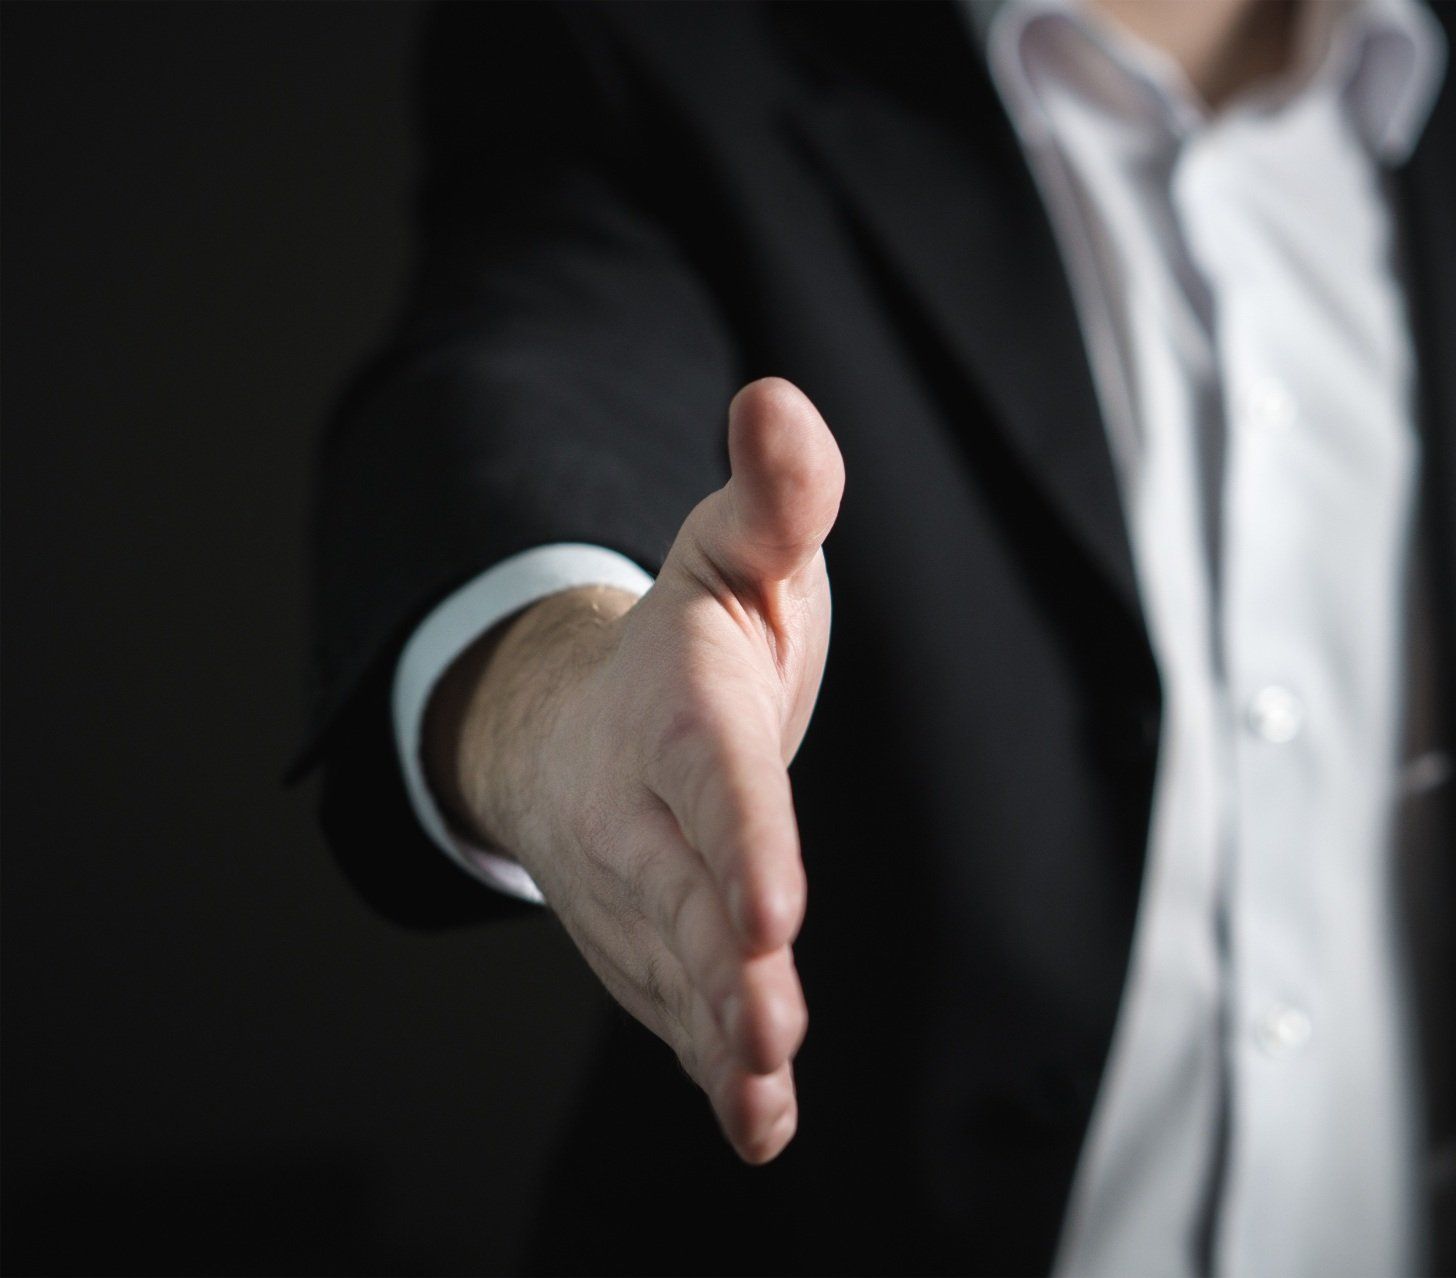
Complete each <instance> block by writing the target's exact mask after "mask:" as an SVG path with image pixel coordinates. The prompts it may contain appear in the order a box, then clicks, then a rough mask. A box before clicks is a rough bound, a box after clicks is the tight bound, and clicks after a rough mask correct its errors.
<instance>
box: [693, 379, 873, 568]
mask: <svg viewBox="0 0 1456 1278" xmlns="http://www.w3.org/2000/svg"><path fill="white" fill-rule="evenodd" d="M728 458H729V461H730V463H731V465H732V469H733V476H732V478H731V479H730V480H729V481H728V484H727V485H726V486H725V487H724V488H722V489H720V490H719V491H718V492H716V493H714V494H713V495H712V496H711V497H710V498H708V500H707V501H705V502H704V503H703V504H702V506H700V507H699V509H698V511H697V512H695V514H697V515H698V516H699V517H700V526H699V527H698V528H697V529H695V532H696V533H697V540H698V543H699V546H700V548H701V550H702V551H703V553H704V554H706V555H707V556H708V558H709V559H710V560H712V562H713V564H714V566H715V567H716V568H717V569H718V571H719V572H721V573H722V574H723V575H724V577H726V578H727V579H728V580H729V581H730V582H731V583H734V584H740V585H749V584H756V583H766V582H774V581H783V580H785V579H786V578H789V577H792V576H793V575H794V574H795V573H796V572H798V571H799V570H800V569H801V568H803V567H805V566H806V565H807V564H808V563H809V562H810V560H812V559H813V558H814V556H815V554H817V553H818V550H819V547H820V545H821V544H822V543H823V541H824V538H825V537H827V536H828V535H829V530H830V529H831V528H832V527H833V526H834V519H835V516H836V515H837V514H838V513H839V503H840V499H841V498H842V497H843V495H844V461H843V459H842V458H841V457H840V454H839V446H838V445H837V444H836V443H835V442H834V436H833V435H831V434H830V433H829V427H828V426H826V425H825V424H824V419H823V418H822V417H821V416H820V415H819V410H818V409H816V408H815V407H814V405H813V404H812V403H810V401H809V398H808V396H807V395H805V394H804V392H803V391H801V390H800V389H799V388H798V387H797V386H795V385H794V384H793V383H792V382H787V381H785V380H784V379H783V378H781V377H765V378H761V379H760V380H759V381H756V382H749V383H748V385H747V386H745V387H744V388H743V389H742V390H740V391H739V392H738V394H737V395H735V396H734V397H733V402H732V403H731V404H730V405H729V407H728Z"/></svg>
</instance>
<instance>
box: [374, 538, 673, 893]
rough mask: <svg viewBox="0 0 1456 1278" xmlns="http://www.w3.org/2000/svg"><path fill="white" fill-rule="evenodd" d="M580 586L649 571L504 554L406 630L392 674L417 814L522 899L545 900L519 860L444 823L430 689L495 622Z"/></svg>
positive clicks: (572, 556)
mask: <svg viewBox="0 0 1456 1278" xmlns="http://www.w3.org/2000/svg"><path fill="white" fill-rule="evenodd" d="M578 586H615V587H616V588H618V589H619V590H628V591H631V592H632V593H633V594H635V595H639V596H640V595H644V594H646V593H647V591H648V589H649V588H650V587H651V586H652V577H651V576H650V575H649V574H648V573H646V572H644V571H643V570H642V569H641V568H639V567H638V566H637V565H636V564H635V563H633V562H632V561H631V560H630V559H628V558H626V557H625V556H624V555H619V554H618V553H617V552H616V551H614V550H606V549H604V548H603V547H601V546H588V545H581V544H577V543H571V542H566V543H558V544H555V545H550V546H537V547H536V548H535V549H533V550H526V551H522V552H521V553H520V554H519V555H512V556H511V557H510V558H509V559H503V560H501V562H500V563H498V564H496V565H495V566H494V567H493V568H489V569H487V570H486V571H485V572H483V573H481V574H480V576H478V577H476V578H474V579H473V580H472V581H470V582H468V583H467V584H466V585H464V586H462V587H461V588H460V589H459V590H457V591H455V593H454V594H452V595H450V596H449V598H447V599H446V600H445V601H444V602H443V603H442V604H440V605H439V607H437V608H436V609H435V610H434V611H433V612H432V613H430V615H429V616H428V617H426V618H425V619H424V621H422V622H421V623H420V625H419V627H418V628H417V629H416V630H415V632H414V633H413V634H412V635H411V636H410V638H409V642H408V643H406V644H405V646H404V651H403V652H402V653H401V654H400V658H399V664H398V665H397V666H396V667H395V672H394V689H393V695H392V708H393V714H394V736H395V745H396V748H397V749H398V751H399V765H400V768H401V770H402V771H403V773H404V785H405V791H406V793H407V794H408V795H409V801H410V806H411V807H412V808H413V809H414V814H415V819H416V820H418V821H419V823H420V825H421V827H422V828H423V829H424V831H425V833H426V834H428V835H429V836H430V838H431V840H433V842H434V843H435V844H437V845H438V846H439V847H440V848H441V850H442V851H444V853H445V854H446V855H447V856H448V857H449V858H450V859H451V860H452V861H454V862H455V863H456V864H457V865H458V866H460V868H461V869H463V870H464V871H465V872H466V873H467V874H469V875H471V876H472V877H473V878H476V879H478V880H480V882H482V883H485V884H487V885H488V886H490V887H493V888H495V889H497V890H498V891H501V892H505V893H507V894H509V895H511V896H514V897H519V898H520V899H521V900H523V901H534V902H536V903H537V904H541V903H543V898H542V896H541V890H540V889H539V888H538V887H537V886H536V884H535V882H534V881H533V880H532V878H531V876H530V875H529V874H527V873H526V871H525V869H524V868H523V867H522V866H521V865H520V864H519V862H517V861H514V860H512V859H511V858H510V857H507V856H502V855H501V854H500V853H499V852H492V851H491V850H490V849H488V848H484V847H480V846H477V845H475V844H473V843H471V842H470V841H469V840H468V839H465V838H462V837H461V836H460V835H459V834H457V833H456V832H455V831H454V830H452V829H451V828H450V825H449V823H448V822H447V821H446V820H445V816H444V813H443V812H441V810H440V806H439V804H438V803H437V802H436V801H435V796H434V795H433V794H432V793H431V792H430V787H429V784H428V783H427V782H426V780H425V768H424V761H423V759H422V758H421V753H420V745H421V737H422V732H423V728H424V721H425V708H426V707H427V706H428V705H429V702H430V694H431V693H433V692H434V690H435V685H436V684H437V683H439V681H440V679H441V677H442V676H443V675H444V673H445V671H446V670H448V669H449V668H450V665H451V664H452V663H453V662H454V660H455V658H457V657H458V656H460V654H461V653H463V652H464V651H465V650H466V649H467V648H468V647H470V645H471V644H473V643H474V642H475V641H476V640H477V639H479V638H480V637H481V635H483V634H485V632H486V631H488V630H489V629H490V628H491V627H492V626H494V625H495V624H496V623H497V622H499V621H504V620H505V619H506V618H507V617H509V616H511V615H512V614H513V613H516V612H519V611H520V610H521V609H522V608H525V607H526V606H527V605H529V604H533V603H535V602H537V601H538V600H540V599H545V598H546V597H547V596H548V595H555V594H559V593H560V592H561V591H563V590H572V589H575V588H576V587H578Z"/></svg>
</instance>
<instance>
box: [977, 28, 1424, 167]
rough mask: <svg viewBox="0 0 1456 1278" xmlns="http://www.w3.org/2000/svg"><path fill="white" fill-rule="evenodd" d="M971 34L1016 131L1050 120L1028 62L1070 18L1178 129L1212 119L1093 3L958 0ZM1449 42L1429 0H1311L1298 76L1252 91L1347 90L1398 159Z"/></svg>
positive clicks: (1388, 153)
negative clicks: (1047, 33)
mask: <svg viewBox="0 0 1456 1278" xmlns="http://www.w3.org/2000/svg"><path fill="white" fill-rule="evenodd" d="M958 3H959V5H960V8H961V11H962V13H963V15H964V16H965V19H966V21H967V25H968V27H969V28H970V32H971V35H972V38H973V39H974V40H975V41H976V42H977V44H978V45H979V46H980V48H981V49H982V51H983V53H984V54H985V55H986V57H987V58H988V60H989V61H990V62H991V64H992V68H993V72H994V73H995V75H996V78H997V81H998V86H999V87H1000V89H1001V91H1002V93H1003V94H1009V95H1010V96H1011V98H1012V99H1013V100H1012V101H1011V102H1009V103H1008V105H1009V106H1011V108H1012V111H1013V116H1014V117H1016V123H1017V127H1018V128H1019V129H1021V130H1022V132H1023V133H1030V134H1031V135H1032V136H1033V137H1035V136H1037V135H1040V134H1044V133H1045V130H1046V125H1047V121H1046V119H1045V117H1044V116H1043V115H1042V113H1041V111H1040V107H1039V103H1038V95H1037V93H1036V91H1035V88H1034V86H1033V84H1032V82H1031V77H1030V74H1029V71H1028V66H1027V57H1028V48H1027V44H1028V36H1029V33H1030V32H1031V31H1032V30H1033V29H1034V28H1035V27H1036V26H1038V25H1039V24H1043V23H1047V22H1060V23H1070V24H1071V25H1073V26H1075V27H1076V28H1077V29H1078V30H1079V31H1080V32H1081V33H1082V34H1083V35H1084V36H1086V37H1087V38H1088V39H1090V40H1091V41H1092V42H1093V44H1095V45H1096V46H1097V47H1098V48H1099V49H1100V50H1101V52H1102V53H1103V54H1104V55H1105V56H1106V57H1107V58H1108V59H1110V60H1111V61H1112V62H1115V63H1116V64H1117V65H1118V66H1119V67H1120V68H1121V70H1122V72H1123V73H1124V74H1125V75H1126V76H1127V77H1128V78H1129V79H1130V81H1131V82H1132V84H1134V85H1136V86H1137V91H1138V92H1141V93H1142V94H1143V95H1144V96H1147V95H1151V96H1152V97H1155V98H1156V99H1157V100H1158V102H1159V104H1160V107H1161V109H1162V111H1163V112H1164V113H1165V114H1166V116H1167V118H1168V121H1169V123H1170V124H1171V126H1172V127H1173V128H1174V129H1175V130H1176V131H1177V132H1179V133H1187V132H1191V131H1192V130H1194V129H1195V128H1197V127H1198V126H1199V125H1200V124H1201V123H1203V122H1204V120H1205V114H1204V112H1203V110H1202V108H1201V106H1200V105H1199V104H1198V99H1197V95H1196V94H1195V93H1194V92H1193V90H1192V87H1191V86H1190V85H1189V84H1188V82H1187V78H1186V77H1185V76H1184V75H1183V72H1182V69H1181V68H1180V67H1178V66H1177V64H1176V63H1175V62H1174V61H1173V60H1172V59H1171V58H1169V57H1168V56H1167V55H1166V54H1164V53H1163V52H1162V51H1161V50H1159V49H1155V48H1153V47H1151V46H1150V45H1148V44H1146V43H1145V42H1143V41H1142V40H1139V39H1138V38H1137V37H1135V36H1133V35H1132V34H1131V33H1130V32H1127V31H1125V30H1124V29H1122V28H1121V27H1119V26H1117V24H1115V23H1114V22H1113V21H1112V20H1111V19H1109V18H1106V17H1104V16H1102V15H1100V14H1099V13H1097V12H1096V10H1095V9H1094V8H1093V6H1092V4H1091V3H1090V2H1089V0H958ZM1446 56H1447V48H1446V38H1445V33H1444V32H1443V31H1442V30H1441V26H1440V24H1439V23H1438V22H1437V21H1436V19H1435V18H1434V16H1432V14H1431V13H1430V11H1429V10H1428V9H1427V7H1426V6H1425V4H1423V3H1421V2H1420V0H1303V2H1302V3H1301V4H1300V5H1299V26H1298V29H1297V30H1296V32H1295V49H1294V55H1293V58H1292V61H1291V67H1290V70H1289V72H1288V73H1287V74H1286V75H1284V76H1282V77H1280V79H1279V80H1278V81H1276V82H1273V83H1271V84H1269V85H1267V86H1264V87H1262V88H1260V89H1257V90H1253V91H1251V92H1250V93H1249V94H1247V95H1245V96H1244V98H1243V99H1242V101H1243V102H1244V104H1246V105H1254V104H1258V103H1264V104H1269V105H1272V104H1273V103H1275V102H1277V101H1280V100H1288V99H1289V98H1291V97H1295V96H1298V95H1300V94H1303V93H1305V92H1310V91H1314V90H1316V89H1317V88H1318V87H1320V86H1323V85H1332V86H1334V87H1335V88H1336V90H1337V91H1338V92H1340V93H1341V94H1342V95H1343V99H1344V102H1345V106H1346V109H1347V110H1348V111H1349V113H1350V116H1351V119H1352V120H1353V122H1354V125H1355V128H1356V130H1357V132H1358V133H1359V135H1360V137H1361V139H1362V140H1363V141H1364V143H1365V145H1366V146H1367V147H1368V148H1369V149H1370V151H1371V153H1372V154H1373V155H1374V156H1376V157H1377V158H1378V159H1380V160H1381V161H1383V162H1384V163H1387V164H1391V165H1394V164H1399V163H1400V162H1401V161H1403V160H1404V159H1406V157H1407V156H1409V154H1410V152H1411V151H1412V150H1413V149H1414V148H1415V145H1416V142H1417V141H1418V140H1419V138H1420V134H1421V130H1422V129H1423V128H1424V127H1425V123H1426V119H1427V117H1428V116H1429V115H1430V111H1431V108H1432V106H1433V105H1434V104H1435V100H1436V97H1437V94H1438V93H1439V92H1440V89H1441V83H1442V80H1443V79H1444V76H1445V71H1446Z"/></svg>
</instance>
